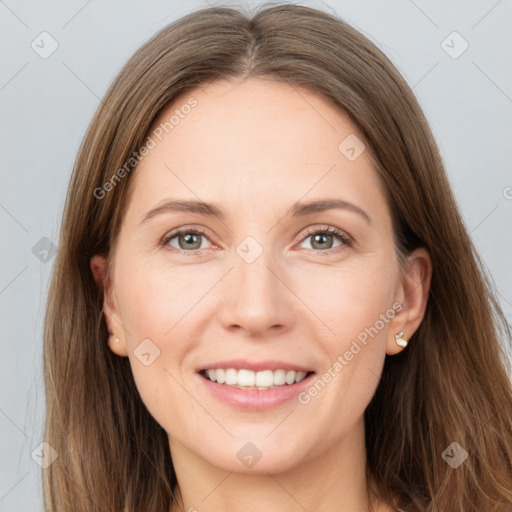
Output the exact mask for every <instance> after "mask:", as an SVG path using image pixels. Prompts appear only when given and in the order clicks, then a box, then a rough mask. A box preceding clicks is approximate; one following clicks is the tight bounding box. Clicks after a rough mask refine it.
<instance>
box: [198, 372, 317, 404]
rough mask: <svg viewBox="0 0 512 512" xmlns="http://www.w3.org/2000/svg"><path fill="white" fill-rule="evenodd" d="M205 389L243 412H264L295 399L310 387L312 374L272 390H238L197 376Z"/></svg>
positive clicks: (199, 375)
mask: <svg viewBox="0 0 512 512" xmlns="http://www.w3.org/2000/svg"><path fill="white" fill-rule="evenodd" d="M197 376H198V377H199V379H201V381H202V382H203V385H204V386H206V389H207V390H208V391H209V392H210V393H211V394H212V395H213V396H214V397H215V398H217V399H218V400H221V401H223V402H227V403H229V404H230V405H232V406H234V407H236V408H237V409H240V410H243V411H266V410H269V409H272V408H273V407H277V406H278V405H281V404H283V403H285V402H287V401H289V400H291V399H292V398H294V397H296V396H297V395H298V394H299V393H301V392H302V391H303V390H304V389H305V388H307V387H308V386H309V385H310V382H311V380H312V378H313V377H314V376H315V374H314V373H311V374H309V375H308V376H307V377H306V378H304V379H303V380H301V381H300V382H297V383H295V384H285V385H283V386H279V387H276V388H273V389H262V390H259V389H238V388H235V387H232V386H226V385H225V384H218V383H217V382H212V381H211V380H209V379H207V378H206V377H203V376H202V375H201V374H199V373H198V374H197Z"/></svg>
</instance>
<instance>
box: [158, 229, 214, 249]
mask: <svg viewBox="0 0 512 512" xmlns="http://www.w3.org/2000/svg"><path fill="white" fill-rule="evenodd" d="M204 240H208V238H207V237H206V235H205V233H204V232H202V231H200V230H198V229H180V230H178V231H175V232H173V233H170V234H168V235H166V236H165V237H164V238H163V240H162V242H161V244H162V245H169V246H170V247H172V248H174V249H176V250H178V251H182V252H195V251H199V250H201V249H205V247H204V245H203V241H204ZM174 241H175V242H176V243H177V244H178V246H177V247H176V245H173V243H171V242H174Z"/></svg>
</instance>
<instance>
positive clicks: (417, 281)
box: [386, 248, 432, 355]
mask: <svg viewBox="0 0 512 512" xmlns="http://www.w3.org/2000/svg"><path fill="white" fill-rule="evenodd" d="M431 278H432V262H431V260H430V255H429V254H428V252H427V250H426V249H424V248H419V249H416V250H415V251H413V252H412V253H411V254H410V255H409V256H408V257H407V261H406V263H405V265H404V268H403V271H402V278H401V283H400V286H399V289H398V293H397V300H398V301H399V302H400V303H401V304H402V309H401V310H400V312H399V313H398V314H397V315H395V317H394V318H393V323H392V325H391V326H390V327H391V329H390V332H389V336H388V341H387V350H386V353H387V354H389V355H394V354H397V353H398V352H401V351H402V350H403V349H404V348H405V347H406V346H407V344H408V342H409V340H410V339H411V336H412V335H413V334H414V333H415V332H416V330H417V329H418V327H419V326H420V324H421V322H422V320H423V317H424V316H425V311H426V308H427V302H428V296H429V292H430V282H431ZM413 342H414V341H413ZM413 342H412V343H413Z"/></svg>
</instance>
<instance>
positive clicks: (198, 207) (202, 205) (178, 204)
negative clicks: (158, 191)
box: [141, 199, 372, 224]
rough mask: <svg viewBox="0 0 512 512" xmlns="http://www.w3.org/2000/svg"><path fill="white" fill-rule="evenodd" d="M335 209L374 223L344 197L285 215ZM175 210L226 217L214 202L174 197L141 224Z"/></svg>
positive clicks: (311, 203) (298, 204)
mask: <svg viewBox="0 0 512 512" xmlns="http://www.w3.org/2000/svg"><path fill="white" fill-rule="evenodd" d="M334 209H340V210H348V211H351V212H353V213H357V214H358V215H360V216H361V217H363V218H364V219H365V220H366V222H368V224H371V223H372V220H371V218H370V216H369V215H368V214H367V213H366V212H365V211H364V210H363V209H362V208H360V207H359V206H357V205H355V204H353V203H350V202H348V201H345V200H343V199H322V200H317V201H308V202H303V203H301V202H296V203H294V204H293V205H292V206H291V208H289V210H288V211H287V212H286V213H285V215H283V217H286V216H288V215H291V216H292V217H304V216H306V215H310V214H312V213H317V212H322V211H325V210H334ZM173 212H186V213H200V214H202V215H208V216H211V217H215V218H218V219H220V220H224V219H225V218H226V215H225V214H224V212H223V211H222V210H221V209H220V207H219V206H217V205H216V204H214V203H206V202H204V201H190V200H180V199H174V200H166V201H165V202H164V203H162V204H161V205H159V206H157V207H155V208H153V209H151V210H149V211H148V212H147V213H146V214H145V215H144V217H143V219H142V221H141V224H142V223H143V222H146V221H147V220H149V219H151V218H152V217H155V216H156V215H159V214H162V213H173Z"/></svg>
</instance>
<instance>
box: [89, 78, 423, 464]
mask: <svg viewBox="0 0 512 512" xmlns="http://www.w3.org/2000/svg"><path fill="white" fill-rule="evenodd" d="M185 105H189V106H190V105H192V107H190V108H188V107H184V106H185ZM176 110H177V112H176ZM173 115H174V118H173V119H172V121H169V119H170V118H171V116H173ZM166 122H168V124H167V125H164V124H161V123H166ZM153 128H154V130H153V133H152V135H151V138H152V141H153V142H152V143H149V144H148V148H149V146H151V149H149V150H148V151H149V152H148V154H146V156H145V157H144V158H143V159H142V160H141V162H140V163H139V165H138V167H137V169H136V170H135V171H134V176H133V177H132V180H133V181H132V183H131V184H130V186H131V195H130V199H129V203H128V207H127V211H126V215H125V217H124V220H123V224H122V227H121V231H120V234H119V237H118V239H117V241H116V245H115V250H114V253H113V255H112V256H113V267H112V268H111V272H112V273H111V277H110V281H108V282H105V286H106V292H107V293H106V317H107V321H108V324H109V327H110V329H111V330H112V331H113V333H114V335H115V336H116V337H118V338H119V339H120V341H119V342H118V343H111V345H110V346H111V349H112V350H113V351H114V352H115V353H117V354H119V355H120V356H128V357H129V360H130V364H131V367H132V370H133V375H134V377H135V381H136V384H137V387H138V390H139V392H140V395H141V397H142V400H143V401H144V403H145V405H146V406H147V408H148V410H149V412H150V413H151V414H152V415H153V417H154V418H155V419H156V420H157V421H158V423H159V424H160V425H161V426H162V427H163V428H164V429H165V430H166V431H167V433H168V434H169V440H170V444H171V451H172V449H173V447H176V449H178V447H179V448H180V449H181V450H185V451H187V452H188V453H190V454H193V455H194V456H197V457H200V458H201V459H202V460H203V461H206V462H208V463H210V464H212V465H215V466H217V467H219V468H222V469H224V470H229V471H237V472H248V471H269V472H276V471H284V470H286V469H288V468H292V467H295V466H298V465H300V464H302V463H304V462H305V461H307V460H309V459H312V458H314V457H317V456H321V455H322V454H323V453H326V452H327V451H328V450H331V449H332V448H333V447H334V446H335V445H336V444H337V443H338V442H339V441H340V440H341V439H343V438H344V436H348V435H350V433H353V432H354V431H355V430H360V429H361V428H362V424H363V423H362V417H363V412H364V409H365V408H366V406H367V405H368V403H369V401H370V399H371V397H372V395H373V394H374V391H375V389H376V386H377V384H378V381H379V377H380V373H381V369H382V365H383V362H384V357H385V354H386V353H389V354H393V353H395V352H397V351H398V350H400V348H399V347H398V346H397V345H396V343H395V341H394V335H395V333H396V332H399V331H400V330H403V331H405V335H404V337H406V338H409V337H410V335H411V334H412V332H411V331H412V329H413V327H414V328H415V326H417V323H418V322H416V324H414V326H413V323H414V322H413V321H412V320H411V314H407V312H406V311H404V310H402V311H401V312H399V310H400V306H399V304H402V303H404V304H405V303H406V302H407V293H406V291H407V290H406V287H405V285H404V277H403V275H404V274H403V272H402V271H401V269H400V267H399V265H398V262H397V257H396V254H395V249H394V245H393V234H392V224H391V217H390V213H389V210H388V206H387V204H386V201H385V198H384V193H383V190H382V188H381V185H380V183H379V180H378V177H377V174H376V171H375V170H374V168H373V166H372V162H371V159H370V155H369V149H368V148H366V149H365V148H364V146H363V143H362V136H361V135H360V134H359V133H358V131H357V130H356V128H355V126H354V125H353V124H352V123H351V122H350V121H349V120H348V118H347V117H345V116H344V115H342V114H341V113H340V112H338V111H337V110H336V109H335V108H334V107H333V106H331V105H329V104H328V103H327V102H325V100H323V99H321V98H320V97H318V96H316V95H314V94H312V93H310V92H308V91H306V90H303V89H300V88H297V87H291V86H289V85H285V84H282V83H277V82H272V81H263V80H256V79H251V80H249V81H247V82H245V83H241V84H232V83H228V82H216V83H213V84H210V85H208V86H204V87H201V88H198V89H196V90H194V91H192V92H190V93H189V94H186V95H182V96H180V97H179V98H177V99H176V100H175V101H174V103H173V104H172V105H171V106H169V107H168V108H167V109H166V110H165V111H164V112H163V113H162V114H161V116H160V117H159V119H157V121H156V123H155V125H154V127H153ZM153 143H154V144H153ZM153 146H154V147H153ZM144 153H145V152H144ZM110 193H112V192H110ZM323 201H329V202H334V201H336V202H338V204H337V205H336V204H334V203H333V204H331V205H328V204H327V205H326V206H330V207H328V208H324V207H322V204H321V203H319V204H318V205H317V206H314V203H316V202H323ZM177 202H183V203H181V205H180V204H177ZM200 203H201V204H200ZM203 203H204V204H203ZM178 230H180V231H181V235H179V234H176V232H177V231H178ZM315 233H316V234H315ZM103 263H104V262H103V260H102V259H101V258H100V257H95V258H93V261H92V268H93V270H95V273H96V274H98V272H99V270H98V269H99V268H101V267H102V265H103ZM103 270H104V269H103ZM420 309H421V308H420ZM408 322H409V323H408ZM205 369H210V370H211V371H210V372H209V374H210V377H211V378H213V379H218V380H220V381H221V382H222V381H223V380H225V379H227V381H228V383H230V384H227V383H226V382H224V383H219V382H216V383H214V382H212V381H210V380H208V379H207V376H208V372H206V373H205V372H203V370H205ZM228 369H230V370H228ZM216 370H221V371H216ZM294 372H296V373H294ZM299 372H301V373H299ZM304 372H306V377H304ZM313 372H314V373H313ZM329 376H330V377H329ZM301 378H302V379H303V380H302V381H301V382H298V383H296V384H289V383H286V382H287V379H288V382H294V380H300V379H301ZM283 381H284V382H285V383H284V384H283ZM240 384H244V385H246V386H251V384H253V385H254V386H258V387H261V388H262V389H239V388H237V387H236V385H240ZM273 386H275V387H273ZM269 387H270V388H271V389H268V388H269ZM249 443H251V444H249ZM259 457H261V459H259V460H258V458H259ZM254 461H256V463H255V462H254ZM252 466H254V468H255V469H254V470H252V469H251V468H252Z"/></svg>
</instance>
